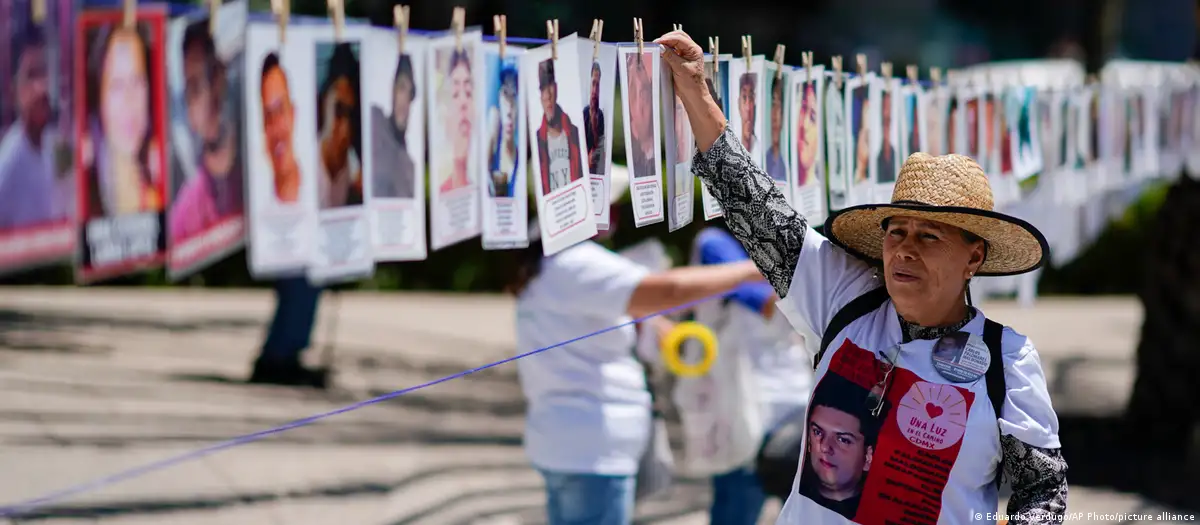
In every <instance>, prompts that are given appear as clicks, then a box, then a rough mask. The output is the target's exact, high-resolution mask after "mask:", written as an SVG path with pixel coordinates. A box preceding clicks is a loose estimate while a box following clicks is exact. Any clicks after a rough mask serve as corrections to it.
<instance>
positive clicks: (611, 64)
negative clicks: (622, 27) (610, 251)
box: [579, 40, 617, 230]
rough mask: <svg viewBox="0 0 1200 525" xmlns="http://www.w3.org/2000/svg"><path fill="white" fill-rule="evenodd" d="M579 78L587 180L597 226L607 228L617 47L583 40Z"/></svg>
mask: <svg viewBox="0 0 1200 525" xmlns="http://www.w3.org/2000/svg"><path fill="white" fill-rule="evenodd" d="M579 69H580V72H581V76H580V77H579V78H580V79H582V80H583V90H584V91H583V100H584V106H583V138H584V144H585V146H587V149H586V151H585V153H586V155H587V165H588V180H589V184H590V187H591V192H592V211H593V212H594V213H595V214H596V228H597V229H599V230H607V229H608V222H609V217H608V215H609V205H608V198H609V191H608V188H609V182H610V179H611V176H612V175H611V173H612V142H613V103H614V101H615V100H616V97H615V93H614V92H615V91H616V88H617V46H616V44H604V43H599V42H595V41H585V40H581V41H580V44H579Z"/></svg>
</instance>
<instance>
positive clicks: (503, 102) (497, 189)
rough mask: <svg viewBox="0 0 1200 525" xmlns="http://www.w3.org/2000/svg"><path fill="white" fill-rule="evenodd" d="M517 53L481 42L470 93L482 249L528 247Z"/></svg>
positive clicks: (522, 103)
mask: <svg viewBox="0 0 1200 525" xmlns="http://www.w3.org/2000/svg"><path fill="white" fill-rule="evenodd" d="M524 52H525V50H524V49H523V48H519V47H516V46H505V49H504V56H503V57H501V56H500V44H499V43H496V42H485V43H483V44H482V46H481V48H480V60H481V65H480V74H479V75H476V77H475V78H476V81H477V84H476V86H475V92H476V93H478V94H479V96H478V97H477V98H476V104H477V105H478V108H477V109H476V113H477V114H479V115H483V122H484V126H483V128H482V135H481V138H482V142H480V148H479V150H478V153H479V155H480V159H479V162H477V163H476V166H479V170H480V171H479V180H481V181H483V184H480V185H479V199H480V201H481V202H482V203H483V249H485V250H506V249H514V248H524V247H526V246H529V209H528V208H529V185H528V181H527V176H528V175H527V173H528V171H529V168H528V166H529V165H528V162H529V155H528V149H526V148H525V144H527V142H526V140H527V139H526V138H525V125H526V120H527V118H526V116H525V111H526V109H525V103H526V101H525V97H524V96H522V95H523V93H522V92H521V82H520V78H521V75H520V68H521V55H522V54H523V53H524Z"/></svg>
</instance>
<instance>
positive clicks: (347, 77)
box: [317, 42, 363, 210]
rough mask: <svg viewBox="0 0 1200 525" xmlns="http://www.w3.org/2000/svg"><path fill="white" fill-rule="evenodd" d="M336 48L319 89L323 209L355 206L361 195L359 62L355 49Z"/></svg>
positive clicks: (345, 44) (344, 44)
mask: <svg viewBox="0 0 1200 525" xmlns="http://www.w3.org/2000/svg"><path fill="white" fill-rule="evenodd" d="M355 45H356V44H351V43H348V42H342V43H339V44H335V45H334V46H333V55H332V56H330V57H329V63H328V66H327V69H326V76H325V79H324V81H322V82H321V85H320V88H319V89H318V90H317V134H318V137H319V140H320V144H319V147H320V150H319V151H320V162H318V163H317V195H318V198H317V202H318V203H319V204H320V209H322V210H323V209H327V208H336V207H339V206H356V205H359V204H362V203H363V196H362V160H361V158H362V157H361V155H362V112H361V111H360V106H359V99H360V97H361V93H362V90H361V89H360V88H359V74H360V73H359V63H358V57H357V56H355V50H354V46H355Z"/></svg>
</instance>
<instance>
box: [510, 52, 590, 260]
mask: <svg viewBox="0 0 1200 525" xmlns="http://www.w3.org/2000/svg"><path fill="white" fill-rule="evenodd" d="M578 45H580V40H579V39H578V37H577V36H576V35H570V36H567V37H566V38H560V39H559V40H558V45H557V52H555V51H554V49H552V47H551V44H546V45H544V46H541V47H538V48H536V49H530V50H527V51H526V53H525V55H524V56H523V57H521V71H520V77H521V83H522V85H523V87H524V88H523V89H524V92H525V97H526V100H527V105H526V108H527V110H528V113H529V129H530V138H529V140H530V146H531V147H530V150H531V151H532V152H533V156H532V157H531V158H530V165H531V166H532V167H533V173H534V174H535V175H534V187H535V188H536V191H537V194H536V195H537V209H538V217H539V221H538V223H539V228H541V236H542V247H543V253H544V254H545V255H551V254H554V253H558V252H559V251H562V250H563V249H565V248H567V247H569V246H572V245H574V244H576V243H579V242H582V241H584V240H587V239H590V238H592V237H594V236H595V235H596V233H597V231H598V230H597V229H596V217H595V212H594V211H593V210H592V195H591V189H590V184H589V182H588V180H587V177H585V176H584V174H585V173H586V171H587V166H586V164H587V159H586V158H585V156H584V154H583V152H584V151H586V149H585V146H584V138H583V133H582V132H581V131H580V129H579V123H582V122H583V87H582V86H581V85H580V84H581V83H580V80H581V79H580V76H579V56H580V55H579V50H578V48H577V46H578ZM555 54H557V56H555Z"/></svg>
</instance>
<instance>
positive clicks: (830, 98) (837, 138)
mask: <svg viewBox="0 0 1200 525" xmlns="http://www.w3.org/2000/svg"><path fill="white" fill-rule="evenodd" d="M825 80H826V88H825V102H824V103H823V105H822V108H823V110H822V113H823V114H824V117H825V130H824V133H823V134H822V136H823V137H824V139H825V159H826V160H827V161H828V163H829V166H828V170H827V173H829V209H830V211H837V210H840V209H842V208H845V207H847V206H850V205H851V204H852V201H851V198H850V188H851V186H850V173H851V170H850V166H851V164H852V162H851V158H850V155H851V151H852V150H851V148H850V144H853V142H851V141H850V136H851V133H850V131H849V130H848V129H847V126H846V117H847V111H846V103H845V98H844V97H843V89H844V86H845V84H844V80H843V79H842V76H841V73H832V72H831V73H829V76H828V78H826V79H825Z"/></svg>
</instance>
